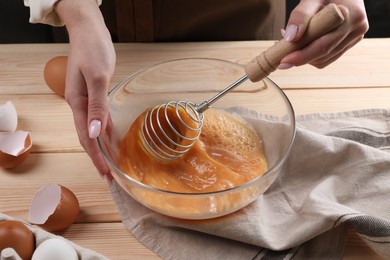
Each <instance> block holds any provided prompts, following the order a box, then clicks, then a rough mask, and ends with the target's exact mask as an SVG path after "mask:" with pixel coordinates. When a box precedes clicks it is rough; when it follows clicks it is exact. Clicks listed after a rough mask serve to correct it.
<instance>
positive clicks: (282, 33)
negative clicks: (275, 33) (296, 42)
mask: <svg viewBox="0 0 390 260" xmlns="http://www.w3.org/2000/svg"><path fill="white" fill-rule="evenodd" d="M280 34H281V35H282V37H283V38H284V35H285V34H286V30H285V29H280Z"/></svg>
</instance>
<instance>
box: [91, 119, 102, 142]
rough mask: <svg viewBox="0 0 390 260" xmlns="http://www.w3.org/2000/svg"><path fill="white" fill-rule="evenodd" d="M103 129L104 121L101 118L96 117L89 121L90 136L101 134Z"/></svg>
mask: <svg viewBox="0 0 390 260" xmlns="http://www.w3.org/2000/svg"><path fill="white" fill-rule="evenodd" d="M101 129H102V122H100V120H97V119H94V120H92V121H91V123H89V138H91V139H93V138H96V137H98V136H99V135H100V130H101Z"/></svg>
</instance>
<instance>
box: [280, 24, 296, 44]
mask: <svg viewBox="0 0 390 260" xmlns="http://www.w3.org/2000/svg"><path fill="white" fill-rule="evenodd" d="M297 33H298V26H296V25H295V24H290V25H289V26H287V29H286V32H285V33H284V36H283V38H284V40H285V41H286V42H291V41H292V40H294V38H295V36H297Z"/></svg>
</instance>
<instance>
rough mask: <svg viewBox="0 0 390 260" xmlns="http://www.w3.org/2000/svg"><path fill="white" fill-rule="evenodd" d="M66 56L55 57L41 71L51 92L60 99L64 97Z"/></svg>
mask: <svg viewBox="0 0 390 260" xmlns="http://www.w3.org/2000/svg"><path fill="white" fill-rule="evenodd" d="M67 65H68V56H57V57H54V58H52V59H51V60H49V61H48V62H47V63H46V65H45V68H44V70H43V77H44V79H45V82H46V84H47V86H48V87H49V88H51V90H53V91H54V93H56V94H57V95H60V96H61V97H64V96H65V78H66V67H67Z"/></svg>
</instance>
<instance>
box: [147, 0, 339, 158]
mask: <svg viewBox="0 0 390 260" xmlns="http://www.w3.org/2000/svg"><path fill="white" fill-rule="evenodd" d="M343 22H344V16H343V14H342V13H341V11H340V9H339V8H338V7H337V5H335V4H329V5H327V6H325V7H324V8H323V9H321V10H320V11H319V12H318V13H317V14H315V15H314V16H313V17H312V18H311V20H310V22H309V25H308V27H307V29H306V32H305V34H304V35H303V37H302V38H301V39H300V40H299V41H298V42H294V43H292V42H286V41H285V40H283V39H282V40H280V41H278V42H276V43H275V44H274V45H273V46H271V47H270V48H269V49H267V50H266V51H264V52H262V53H261V54H260V55H258V56H257V57H255V58H254V59H253V60H252V61H251V62H249V63H248V64H246V65H245V67H244V70H245V75H244V76H242V77H241V78H240V79H238V80H237V81H235V82H233V83H232V84H231V85H230V86H228V87H227V88H225V89H224V90H222V91H221V92H219V93H218V94H217V95H215V96H214V97H212V98H211V99H209V100H206V101H204V102H202V103H201V104H195V103H193V102H190V101H183V100H181V101H169V102H168V103H165V104H161V105H158V106H155V107H153V108H152V109H151V110H149V111H148V112H147V113H146V114H145V118H144V121H143V124H142V126H141V141H142V144H143V147H144V148H145V150H146V151H147V152H148V153H149V154H150V155H152V156H153V157H155V158H157V159H160V160H163V161H170V160H175V159H178V158H180V157H181V156H183V155H184V154H185V153H187V152H188V151H189V150H190V149H191V147H192V146H193V145H194V143H195V142H196V140H197V139H198V138H199V136H200V134H201V129H202V125H203V119H204V114H203V112H205V111H206V110H207V109H208V108H210V106H211V105H212V104H213V103H214V102H216V101H217V100H218V99H220V98H221V97H223V96H224V95H226V94H227V93H228V92H230V91H231V90H233V89H235V88H236V87H237V86H239V85H240V84H242V83H243V82H244V81H246V80H247V79H248V78H249V79H250V80H251V81H252V82H258V81H260V80H262V79H264V78H265V77H267V76H268V75H269V74H270V73H271V72H273V71H275V70H276V68H277V67H278V66H279V64H280V61H281V60H282V58H283V57H285V56H286V55H288V54H289V53H292V52H294V51H296V50H299V49H302V48H303V47H305V46H306V45H307V44H309V43H310V42H312V41H313V40H314V39H317V38H319V37H320V36H322V35H324V34H326V33H328V32H330V31H332V30H333V29H335V28H336V27H338V26H339V25H341V24H342V23H343Z"/></svg>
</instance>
